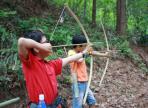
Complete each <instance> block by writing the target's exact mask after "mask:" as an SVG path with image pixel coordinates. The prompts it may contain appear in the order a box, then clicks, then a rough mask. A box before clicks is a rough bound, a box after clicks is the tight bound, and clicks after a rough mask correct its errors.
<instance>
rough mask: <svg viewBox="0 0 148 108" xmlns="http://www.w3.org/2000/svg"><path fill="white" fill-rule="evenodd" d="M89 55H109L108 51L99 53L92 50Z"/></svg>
mask: <svg viewBox="0 0 148 108" xmlns="http://www.w3.org/2000/svg"><path fill="white" fill-rule="evenodd" d="M91 55H93V56H99V57H110V53H109V52H105V53H100V52H98V51H92V52H91Z"/></svg>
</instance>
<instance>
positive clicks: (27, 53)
mask: <svg viewBox="0 0 148 108" xmlns="http://www.w3.org/2000/svg"><path fill="white" fill-rule="evenodd" d="M18 53H19V57H20V60H21V63H22V70H23V74H24V77H25V80H26V88H27V92H28V96H29V99H30V101H31V104H30V108H37V105H38V102H39V95H40V94H44V98H45V99H44V100H45V103H46V105H47V108H52V107H53V103H54V102H55V100H56V98H57V96H58V91H57V80H56V76H57V75H59V74H61V71H62V67H64V66H65V65H66V64H68V63H69V62H72V61H75V60H78V59H80V58H82V57H83V55H84V54H85V53H87V48H86V50H85V51H83V52H81V53H78V54H76V55H74V56H71V57H67V58H59V59H56V60H51V61H46V60H44V58H45V57H47V56H49V55H51V53H52V46H51V44H50V43H48V42H47V39H46V37H45V35H44V34H43V32H41V31H39V30H33V31H29V32H27V33H25V34H24V36H23V37H21V38H19V40H18Z"/></svg>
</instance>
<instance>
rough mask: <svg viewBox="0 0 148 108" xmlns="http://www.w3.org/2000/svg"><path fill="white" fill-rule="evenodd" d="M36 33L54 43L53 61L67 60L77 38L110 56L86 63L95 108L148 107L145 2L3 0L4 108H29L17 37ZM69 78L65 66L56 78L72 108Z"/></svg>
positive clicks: (0, 105)
mask: <svg viewBox="0 0 148 108" xmlns="http://www.w3.org/2000/svg"><path fill="white" fill-rule="evenodd" d="M32 30H41V31H42V32H43V34H44V35H45V36H46V37H47V40H48V41H49V42H50V43H51V45H52V50H53V53H52V55H50V56H48V57H46V60H49V61H50V60H55V59H57V58H64V57H67V56H68V51H69V50H70V49H72V48H73V45H72V43H71V41H72V37H73V36H74V35H78V34H82V35H84V36H85V37H86V40H87V43H88V44H92V48H93V50H95V51H98V52H102V53H105V52H109V53H110V57H109V58H106V57H98V56H94V57H93V61H92V59H91V57H87V58H86V60H85V62H86V65H87V71H88V76H89V78H90V82H89V81H88V86H89V87H90V88H91V90H92V92H93V94H94V96H95V99H96V104H95V108H147V106H148V92H147V91H148V1H147V0H1V2H0V108H26V107H27V105H28V103H29V96H28V93H27V89H26V79H25V77H24V74H23V72H22V65H21V61H20V57H19V55H18V39H19V38H20V37H22V36H23V34H24V32H26V31H32ZM92 66H93V68H92V72H91V71H90V70H91V67H92ZM91 76H92V77H91ZM71 79H72V78H71V74H70V66H69V65H67V66H65V67H64V68H63V69H62V74H61V75H59V76H57V81H58V94H59V95H61V96H62V98H63V99H64V100H65V105H66V106H65V107H62V108H72V96H73V93H72V90H71V86H72V80H71ZM89 83H90V85H89ZM84 108H89V107H88V105H84Z"/></svg>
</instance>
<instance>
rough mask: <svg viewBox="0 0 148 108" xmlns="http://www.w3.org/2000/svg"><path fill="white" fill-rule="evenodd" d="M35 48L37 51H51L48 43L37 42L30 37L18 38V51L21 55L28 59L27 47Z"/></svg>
mask: <svg viewBox="0 0 148 108" xmlns="http://www.w3.org/2000/svg"><path fill="white" fill-rule="evenodd" d="M32 48H33V49H37V50H38V51H43V52H45V53H50V52H51V44H50V43H44V44H41V43H38V42H36V41H34V40H32V39H26V38H19V40H18V52H19V53H20V54H22V55H23V57H24V58H25V59H28V49H32Z"/></svg>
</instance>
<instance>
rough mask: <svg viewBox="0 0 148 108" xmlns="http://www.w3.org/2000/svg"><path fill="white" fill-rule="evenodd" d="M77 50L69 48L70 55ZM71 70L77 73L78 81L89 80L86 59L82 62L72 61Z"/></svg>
mask: <svg viewBox="0 0 148 108" xmlns="http://www.w3.org/2000/svg"><path fill="white" fill-rule="evenodd" d="M74 54H76V52H75V51H74V50H69V52H68V56H71V55H74ZM70 68H71V72H76V73H77V79H78V81H88V74H87V67H86V63H85V60H83V61H82V62H78V61H75V62H71V63H70Z"/></svg>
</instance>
